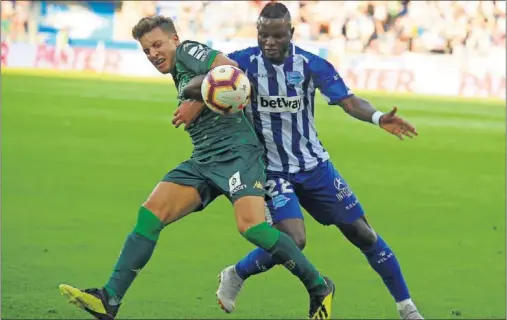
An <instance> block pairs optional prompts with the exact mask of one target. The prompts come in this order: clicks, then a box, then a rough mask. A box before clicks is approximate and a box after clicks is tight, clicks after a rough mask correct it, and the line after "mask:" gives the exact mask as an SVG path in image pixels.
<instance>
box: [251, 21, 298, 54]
mask: <svg viewBox="0 0 507 320" xmlns="http://www.w3.org/2000/svg"><path fill="white" fill-rule="evenodd" d="M293 32H294V28H291V25H290V22H289V21H287V20H286V19H266V18H263V17H261V18H259V20H258V21H257V41H258V43H259V47H260V48H261V50H262V54H263V55H264V56H265V57H266V58H267V59H268V60H270V61H272V62H279V63H281V62H283V60H284V59H285V57H286V56H287V54H288V52H289V46H290V40H291V39H292V34H293Z"/></svg>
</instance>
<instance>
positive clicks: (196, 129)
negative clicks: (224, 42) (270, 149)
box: [171, 41, 262, 159]
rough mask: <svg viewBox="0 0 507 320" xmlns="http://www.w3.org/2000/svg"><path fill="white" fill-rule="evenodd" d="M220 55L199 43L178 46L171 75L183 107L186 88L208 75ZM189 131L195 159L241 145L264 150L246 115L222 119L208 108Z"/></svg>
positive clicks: (240, 114) (184, 43)
mask: <svg viewBox="0 0 507 320" xmlns="http://www.w3.org/2000/svg"><path fill="white" fill-rule="evenodd" d="M218 53H219V52H218V51H216V50H213V49H211V48H210V47H208V46H206V45H205V44H202V43H199V42H195V41H184V42H182V43H181V44H180V45H179V46H178V48H177V49H176V57H175V60H176V63H175V66H174V69H173V70H172V71H171V74H172V76H173V79H174V82H175V84H176V88H177V90H178V101H179V103H181V102H182V101H183V100H185V98H184V97H183V92H182V91H183V88H184V87H185V85H186V84H187V83H188V82H189V81H190V79H192V78H193V77H195V76H198V75H202V74H206V73H208V71H209V70H210V68H211V65H212V63H213V60H214V59H215V57H216V56H217V54H218ZM187 131H188V133H189V134H190V137H191V138H192V144H193V145H194V151H193V152H192V158H195V159H203V158H208V157H210V156H213V155H216V154H219V153H222V152H224V151H226V150H230V149H233V148H235V147H237V146H239V145H245V144H247V145H253V146H258V147H260V148H261V147H262V146H261V144H260V142H259V140H258V139H257V136H256V135H255V132H254V131H253V129H252V127H251V126H250V123H249V122H248V120H247V118H246V117H245V114H244V113H243V112H238V113H236V114H231V115H227V116H222V115H219V114H217V113H215V112H213V111H211V110H210V109H209V108H205V109H204V110H203V111H202V112H201V114H200V115H199V116H198V117H197V119H196V120H195V121H194V122H193V123H192V124H191V125H190V126H189V128H188V129H187Z"/></svg>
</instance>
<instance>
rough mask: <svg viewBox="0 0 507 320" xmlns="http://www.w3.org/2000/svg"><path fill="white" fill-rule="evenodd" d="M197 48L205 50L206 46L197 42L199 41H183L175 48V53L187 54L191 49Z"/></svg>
mask: <svg viewBox="0 0 507 320" xmlns="http://www.w3.org/2000/svg"><path fill="white" fill-rule="evenodd" d="M199 46H200V47H202V48H207V47H208V46H207V45H206V44H204V43H202V42H199V41H194V40H185V41H183V42H182V43H180V45H179V46H178V48H176V51H179V52H188V51H190V50H191V49H192V48H197V47H199Z"/></svg>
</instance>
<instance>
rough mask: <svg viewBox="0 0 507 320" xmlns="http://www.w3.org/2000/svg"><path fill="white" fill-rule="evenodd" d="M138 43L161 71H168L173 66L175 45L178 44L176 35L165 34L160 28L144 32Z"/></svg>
mask: <svg viewBox="0 0 507 320" xmlns="http://www.w3.org/2000/svg"><path fill="white" fill-rule="evenodd" d="M139 43H140V44H141V47H142V48H143V52H144V53H145V54H146V57H147V58H148V60H150V62H151V63H152V64H153V65H154V66H155V68H157V70H158V71H160V72H161V73H164V74H165V73H169V72H170V71H171V69H172V68H173V66H174V56H175V53H176V47H177V46H178V45H179V44H180V40H179V38H178V35H176V34H167V33H166V32H164V31H163V30H162V29H160V28H155V29H153V30H151V31H150V32H147V33H145V34H144V35H143V36H142V37H141V38H140V39H139Z"/></svg>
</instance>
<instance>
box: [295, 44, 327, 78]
mask: <svg viewBox="0 0 507 320" xmlns="http://www.w3.org/2000/svg"><path fill="white" fill-rule="evenodd" d="M294 54H297V55H300V56H302V57H303V59H304V60H305V62H306V63H307V65H308V67H309V69H310V70H311V71H312V72H315V73H320V72H324V73H327V72H329V71H330V69H333V70H334V67H333V65H332V64H331V63H330V62H329V61H327V60H326V59H324V58H322V57H321V56H319V55H317V54H315V53H312V52H309V51H307V50H304V49H302V48H301V47H298V46H295V47H294Z"/></svg>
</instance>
